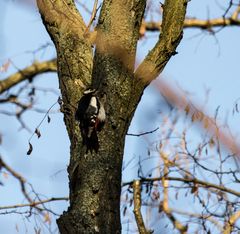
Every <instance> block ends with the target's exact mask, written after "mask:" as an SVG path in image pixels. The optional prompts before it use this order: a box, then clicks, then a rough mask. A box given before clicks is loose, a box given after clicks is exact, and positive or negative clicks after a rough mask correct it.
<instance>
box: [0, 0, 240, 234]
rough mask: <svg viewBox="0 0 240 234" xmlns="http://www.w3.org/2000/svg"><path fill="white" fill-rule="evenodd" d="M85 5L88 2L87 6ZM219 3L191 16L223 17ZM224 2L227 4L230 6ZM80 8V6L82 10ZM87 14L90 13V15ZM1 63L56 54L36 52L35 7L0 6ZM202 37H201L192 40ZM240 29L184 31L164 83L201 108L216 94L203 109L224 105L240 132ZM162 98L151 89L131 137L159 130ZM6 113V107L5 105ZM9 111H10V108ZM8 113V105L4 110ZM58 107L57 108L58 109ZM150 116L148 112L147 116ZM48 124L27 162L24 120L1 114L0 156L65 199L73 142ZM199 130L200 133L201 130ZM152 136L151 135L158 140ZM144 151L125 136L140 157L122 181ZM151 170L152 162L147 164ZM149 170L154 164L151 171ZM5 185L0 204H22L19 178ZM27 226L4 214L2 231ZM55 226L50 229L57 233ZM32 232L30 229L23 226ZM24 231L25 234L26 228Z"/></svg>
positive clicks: (40, 38)
mask: <svg viewBox="0 0 240 234" xmlns="http://www.w3.org/2000/svg"><path fill="white" fill-rule="evenodd" d="M85 2H86V1H85ZM216 2H217V1H214V0H202V1H197V0H192V1H191V2H190V3H189V8H188V14H187V15H188V16H194V17H198V18H204V19H206V18H208V17H209V18H212V17H217V16H220V15H222V10H221V9H220V8H219V7H218V5H217V4H216ZM225 2H227V1H225ZM80 9H81V8H80ZM85 15H86V17H89V16H88V14H85ZM0 17H1V18H0V26H1V28H2V30H1V32H0V37H1V46H0V64H2V63H4V62H5V61H6V60H8V59H11V60H12V61H13V63H14V65H15V66H16V67H17V68H24V67H25V66H27V65H30V64H31V63H32V62H33V61H34V60H36V59H37V60H46V59H50V58H53V57H54V56H55V50H54V48H53V46H49V47H48V48H47V49H46V51H40V52H39V53H36V54H33V53H30V52H29V51H34V50H36V49H38V48H39V47H41V46H42V45H45V44H46V43H48V42H50V39H49V36H48V35H47V33H46V31H45V28H44V26H43V25H42V22H41V19H40V17H39V14H38V11H37V9H34V8H31V7H30V8H29V7H21V6H20V5H19V4H16V1H1V2H0ZM197 34H199V36H197V37H193V36H194V35H197ZM154 35H156V36H155V37H153V36H149V34H147V36H149V39H148V40H145V39H143V40H142V41H141V42H140V43H139V46H138V59H139V60H142V59H143V58H144V56H145V55H146V53H147V52H148V51H149V50H150V49H151V48H152V47H153V45H154V43H155V41H156V40H157V38H158V35H157V33H154ZM239 38H240V31H239V28H236V27H235V28H225V29H223V30H222V31H221V32H219V33H218V34H217V35H215V36H213V35H210V34H209V33H207V32H201V31H200V30H197V29H195V30H192V29H187V30H185V32H184V39H183V40H182V42H181V44H180V46H179V47H178V49H177V51H178V52H179V54H178V55H176V56H174V57H173V58H172V59H171V61H170V62H169V63H168V65H167V67H166V69H165V70H164V72H163V74H162V75H161V77H162V79H166V80H170V81H171V82H172V83H173V84H174V83H176V84H178V85H179V86H180V87H181V88H182V89H184V90H187V91H189V92H190V93H192V94H193V95H192V96H191V98H193V99H194V100H195V101H197V102H198V103H203V102H204V101H205V90H206V88H209V89H210V90H211V92H210V95H209V99H208V103H207V105H206V106H205V108H206V109H207V111H208V113H210V114H213V113H214V112H215V109H216V108H217V106H219V105H220V106H221V108H220V112H219V114H220V119H222V120H223V121H224V119H225V117H226V114H227V113H228V112H229V113H230V122H229V124H230V126H231V127H232V128H233V129H234V132H235V133H237V132H238V129H237V128H236V126H238V122H239V116H238V115H235V116H234V117H232V116H231V111H232V109H233V107H234V102H235V101H236V99H237V98H239V87H240V79H239V77H238V76H239V65H238V64H239V54H240V47H239ZM15 71H16V69H15V68H14V67H13V66H11V67H10V69H9V71H8V72H7V73H0V79H3V78H5V77H6V76H7V75H9V74H11V73H14V72H15ZM36 85H37V86H39V87H45V88H54V89H55V90H56V92H57V93H59V90H58V81H57V77H56V74H47V75H42V76H39V77H37V78H36ZM38 94H39V95H38V98H37V100H36V102H37V106H39V107H41V108H45V109H48V108H49V107H50V106H51V105H52V104H53V103H54V102H55V101H56V100H57V98H58V95H56V94H49V93H44V92H39V93H38ZM164 105H166V104H163V100H162V98H161V96H159V94H158V92H157V91H156V90H155V89H154V87H152V88H148V89H147V90H146V92H145V95H144V97H143V99H142V102H141V104H140V106H139V108H138V111H137V113H136V115H135V119H134V121H133V123H132V125H131V128H130V129H129V132H131V133H138V132H141V131H146V130H152V129H154V128H156V127H157V126H158V124H159V121H161V119H160V118H159V117H158V112H159V109H160V110H161V108H165V106H164ZM0 108H3V107H0ZM5 108H6V107H5ZM7 108H9V106H7ZM54 109H55V110H57V109H58V106H55V107H54ZM149 113H151V114H149ZM50 117H51V122H50V123H49V124H48V123H47V121H44V123H43V124H42V126H41V128H40V131H41V134H42V137H41V138H40V139H36V137H34V138H33V140H32V144H33V147H34V150H33V152H32V155H31V156H30V157H27V156H26V152H27V150H28V138H29V137H30V135H31V134H30V133H29V132H27V131H25V130H21V131H19V127H20V125H19V123H18V122H17V121H16V120H15V119H14V118H13V117H8V116H4V115H0V120H1V125H0V132H1V133H2V134H3V144H2V145H1V146H0V152H1V155H2V157H3V159H4V160H5V161H6V162H7V163H8V164H9V165H10V166H12V167H13V168H14V169H15V170H16V171H18V172H19V173H21V174H22V175H23V176H24V177H25V178H26V179H27V180H28V181H29V182H30V183H31V184H33V186H34V187H35V189H36V191H37V192H39V193H41V194H44V195H46V196H47V197H52V196H56V197H60V196H67V195H68V179H67V173H66V168H67V164H68V162H69V140H68V138H67V134H66V130H65V126H64V124H63V117H62V114H60V113H58V114H50ZM42 118H43V114H39V113H35V112H33V111H29V112H28V113H26V114H25V115H24V119H25V121H26V122H27V124H28V126H29V127H30V128H31V129H32V131H34V129H35V127H36V126H37V125H38V124H39V122H40V121H41V120H42ZM196 132H197V131H196ZM154 137H155V135H153V136H151V137H150V138H151V139H150V140H153V138H154ZM146 154H147V141H146V139H145V138H137V139H136V138H130V137H127V142H126V150H125V161H129V159H130V158H131V157H133V156H134V157H135V159H134V160H133V161H132V163H131V164H130V165H129V168H130V169H129V170H128V171H126V172H124V174H123V179H124V180H131V179H133V178H135V177H136V175H137V169H136V166H135V165H136V163H137V161H138V157H139V156H144V155H146ZM150 166H151V164H150ZM150 166H149V167H150ZM1 181H2V182H3V183H4V186H2V187H0V189H1V193H0V206H3V205H9V204H15V203H21V202H22V201H23V197H22V195H21V193H20V192H19V190H20V189H19V184H18V182H17V181H16V180H15V179H12V178H11V177H9V178H1ZM51 207H52V208H54V210H55V211H56V212H57V213H59V214H60V213H61V212H62V211H63V209H66V208H67V203H66V202H56V203H52V204H51ZM25 222H26V226H25V224H24V222H23V217H21V216H12V215H9V216H3V215H2V216H0V232H1V233H4V234H8V233H9V234H10V233H16V232H17V231H16V226H15V225H18V230H19V232H18V233H32V232H33V224H32V223H29V222H28V221H25ZM54 225H55V223H54V221H53V229H54ZM26 227H27V228H26ZM26 230H27V231H26ZM46 233H47V232H46Z"/></svg>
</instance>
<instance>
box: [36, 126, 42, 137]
mask: <svg viewBox="0 0 240 234" xmlns="http://www.w3.org/2000/svg"><path fill="white" fill-rule="evenodd" d="M35 134H36V135H37V137H38V138H40V137H41V133H40V131H39V129H37V128H36V129H35Z"/></svg>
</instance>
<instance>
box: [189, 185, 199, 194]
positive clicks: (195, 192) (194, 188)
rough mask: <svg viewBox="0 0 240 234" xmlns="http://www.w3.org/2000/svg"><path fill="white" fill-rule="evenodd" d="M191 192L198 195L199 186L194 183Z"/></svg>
mask: <svg viewBox="0 0 240 234" xmlns="http://www.w3.org/2000/svg"><path fill="white" fill-rule="evenodd" d="M191 193H193V194H194V195H197V193H198V187H197V186H196V185H194V186H193V187H192V189H191Z"/></svg>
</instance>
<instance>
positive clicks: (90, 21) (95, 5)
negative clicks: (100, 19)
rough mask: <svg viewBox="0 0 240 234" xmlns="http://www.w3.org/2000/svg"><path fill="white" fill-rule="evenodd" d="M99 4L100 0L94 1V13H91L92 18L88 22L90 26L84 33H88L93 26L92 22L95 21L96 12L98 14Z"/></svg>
mask: <svg viewBox="0 0 240 234" xmlns="http://www.w3.org/2000/svg"><path fill="white" fill-rule="evenodd" d="M97 5H98V0H95V2H94V6H93V10H92V14H91V18H90V20H89V23H88V26H87V27H86V30H85V32H84V34H87V33H88V32H89V30H90V27H91V24H92V22H93V20H94V19H95V17H96V14H97Z"/></svg>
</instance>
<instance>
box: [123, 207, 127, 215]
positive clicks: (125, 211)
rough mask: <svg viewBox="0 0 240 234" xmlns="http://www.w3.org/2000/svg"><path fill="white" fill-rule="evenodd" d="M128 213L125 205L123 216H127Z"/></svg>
mask: <svg viewBox="0 0 240 234" xmlns="http://www.w3.org/2000/svg"><path fill="white" fill-rule="evenodd" d="M126 213H127V206H125V207H124V209H123V216H125V215H126Z"/></svg>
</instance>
